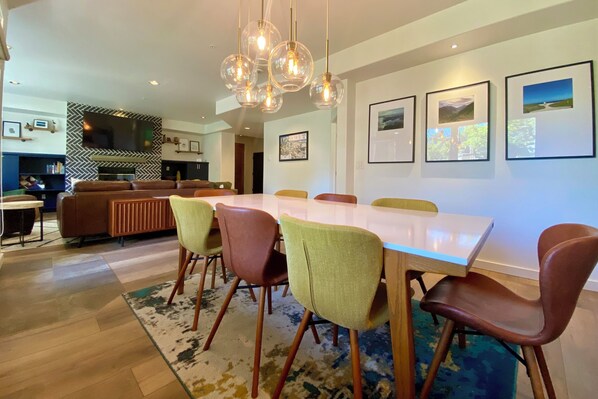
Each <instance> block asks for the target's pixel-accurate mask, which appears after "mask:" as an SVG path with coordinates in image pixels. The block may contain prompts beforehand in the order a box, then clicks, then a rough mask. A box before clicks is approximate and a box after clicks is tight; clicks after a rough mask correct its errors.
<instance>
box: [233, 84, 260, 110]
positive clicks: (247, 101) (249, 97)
mask: <svg viewBox="0 0 598 399" xmlns="http://www.w3.org/2000/svg"><path fill="white" fill-rule="evenodd" d="M235 96H236V98H237V101H238V102H239V104H241V106H242V107H244V108H254V107H255V106H257V104H258V99H257V90H256V88H255V86H253V85H251V84H249V82H246V83H245V87H244V89H243V90H239V91H237V93H236V95H235Z"/></svg>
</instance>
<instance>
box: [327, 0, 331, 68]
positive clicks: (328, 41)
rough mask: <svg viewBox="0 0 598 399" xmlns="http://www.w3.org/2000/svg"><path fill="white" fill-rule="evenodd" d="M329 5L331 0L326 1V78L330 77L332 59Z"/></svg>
mask: <svg viewBox="0 0 598 399" xmlns="http://www.w3.org/2000/svg"><path fill="white" fill-rule="evenodd" d="M329 4H330V0H326V76H328V58H329V57H330V40H328V23H329V19H330V17H329V15H328V13H329Z"/></svg>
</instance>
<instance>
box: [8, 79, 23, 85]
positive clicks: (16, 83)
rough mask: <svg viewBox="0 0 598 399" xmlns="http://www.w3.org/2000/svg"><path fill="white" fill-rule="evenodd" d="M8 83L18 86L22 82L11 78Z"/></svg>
mask: <svg viewBox="0 0 598 399" xmlns="http://www.w3.org/2000/svg"><path fill="white" fill-rule="evenodd" d="M8 83H10V84H11V85H15V86H18V85H20V84H21V82H17V81H16V80H9V81H8Z"/></svg>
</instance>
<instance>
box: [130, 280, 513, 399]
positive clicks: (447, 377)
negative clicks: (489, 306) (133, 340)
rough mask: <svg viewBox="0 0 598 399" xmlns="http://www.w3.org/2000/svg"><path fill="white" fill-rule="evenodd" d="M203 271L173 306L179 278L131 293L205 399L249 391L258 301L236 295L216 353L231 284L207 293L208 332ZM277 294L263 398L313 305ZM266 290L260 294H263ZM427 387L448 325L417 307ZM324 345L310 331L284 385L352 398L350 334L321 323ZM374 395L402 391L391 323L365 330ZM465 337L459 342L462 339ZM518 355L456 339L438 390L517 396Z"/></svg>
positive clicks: (436, 393) (292, 394) (169, 357)
mask: <svg viewBox="0 0 598 399" xmlns="http://www.w3.org/2000/svg"><path fill="white" fill-rule="evenodd" d="M198 280H199V278H198V276H197V275H194V276H193V277H191V278H189V279H188V280H187V281H186V285H185V294H183V295H179V296H177V297H176V298H175V302H173V305H172V306H168V305H166V301H167V299H168V295H169V294H170V292H171V290H172V286H173V284H174V282H168V283H164V284H160V285H157V286H153V287H148V288H145V289H142V290H138V291H135V292H130V293H128V294H125V295H124V297H125V299H126V301H127V302H128V303H129V305H130V306H131V308H132V309H133V311H134V312H135V314H136V315H137V317H138V319H139V321H140V322H141V324H142V325H143V327H144V328H145V329H146V331H147V333H148V334H149V336H150V337H151V338H152V340H153V341H154V343H155V344H156V346H157V348H158V349H159V350H160V352H161V353H162V355H163V356H164V358H165V359H166V361H167V362H168V363H169V365H170V367H171V368H172V369H173V370H174V372H175V373H176V375H177V376H178V378H179V379H180V380H181V382H182V383H183V384H184V386H185V387H186V389H187V390H188V392H189V394H190V395H191V396H192V397H197V398H248V397H250V394H249V393H250V391H251V373H252V367H253V351H254V340H255V326H256V320H257V304H256V303H254V302H253V301H251V299H250V297H249V294H248V292H247V290H240V291H238V292H237V294H236V296H235V297H234V298H233V300H232V302H231V304H230V306H229V309H228V313H227V314H226V315H225V317H224V319H223V321H222V324H221V325H220V328H219V330H218V333H217V335H216V337H215V338H214V341H213V343H212V346H211V348H210V350H209V351H205V352H204V351H203V350H202V346H203V343H204V341H205V339H206V337H207V335H208V334H209V332H210V329H211V327H212V323H213V321H214V319H215V317H216V315H217V313H218V311H219V310H220V306H221V304H222V302H223V300H224V297H225V296H226V293H227V292H228V286H227V285H223V283H222V281H221V280H219V281H218V282H217V288H216V289H214V290H206V291H204V296H203V301H202V310H201V314H200V318H199V328H198V331H196V332H193V331H191V324H192V321H193V309H194V306H195V298H194V296H193V293H194V292H195V291H196V289H197V283H198ZM281 292H282V290H278V291H275V292H273V294H274V295H273V314H272V315H268V314H266V317H265V320H264V335H263V347H262V365H261V370H260V396H259V397H260V398H269V397H270V393H271V392H272V391H273V390H274V387H275V386H276V383H277V382H278V376H279V374H280V370H281V368H282V366H283V364H284V361H285V359H286V355H287V353H288V348H289V347H290V345H291V343H292V341H293V338H294V336H295V333H296V331H297V325H298V324H299V322H300V321H301V317H302V315H303V308H302V307H301V306H300V305H299V304H298V303H297V302H296V301H295V300H294V299H293V296H292V295H289V296H287V297H286V298H282V297H281ZM256 293H257V292H256ZM413 317H414V327H415V346H416V368H417V370H416V371H417V390H418V391H419V390H420V388H421V385H422V384H423V379H424V378H425V374H426V370H427V367H428V366H427V365H428V364H429V363H430V361H431V359H432V356H433V354H434V348H435V346H436V342H437V340H438V338H439V337H440V332H441V328H442V327H441V326H435V325H434V324H433V323H432V319H431V318H430V315H429V314H427V313H424V312H423V311H421V310H420V309H419V306H418V305H417V303H415V302H414V305H413ZM318 331H319V335H320V339H321V340H322V343H321V344H320V345H316V344H315V343H314V339H313V336H312V335H311V334H310V333H309V332H308V333H306V334H305V336H304V338H303V342H302V343H301V347H300V348H299V352H298V354H297V358H296V359H295V362H294V363H293V367H292V369H291V373H290V374H289V378H288V379H287V382H286V385H285V387H284V390H283V397H285V398H351V397H352V378H351V356H350V348H349V337H348V332H347V331H346V330H344V329H341V331H340V336H339V346H338V347H334V346H332V339H331V333H330V327H329V326H328V325H320V326H318ZM359 338H360V350H361V365H362V378H363V386H364V397H366V398H393V397H394V395H393V375H392V356H391V353H390V334H389V330H388V326H382V327H380V328H379V329H377V330H374V331H369V332H363V333H361V334H360V336H359ZM455 341H456V340H455ZM516 378H517V364H516V360H515V359H514V358H513V357H512V356H511V355H509V354H508V353H507V352H506V350H505V349H504V348H502V347H501V346H500V345H499V344H498V343H497V342H496V341H494V340H492V339H491V338H488V337H477V336H468V346H467V349H465V350H461V349H459V348H458V346H457V345H456V344H454V345H452V347H451V352H450V353H449V355H448V357H447V359H446V361H445V362H444V363H443V365H442V367H441V368H440V371H439V373H438V377H437V378H436V382H435V384H434V388H433V393H432V395H431V397H432V398H459V399H466V398H500V399H505V398H512V397H513V396H514V392H515V383H516Z"/></svg>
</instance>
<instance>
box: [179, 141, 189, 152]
mask: <svg viewBox="0 0 598 399" xmlns="http://www.w3.org/2000/svg"><path fill="white" fill-rule="evenodd" d="M179 151H189V139H179Z"/></svg>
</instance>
